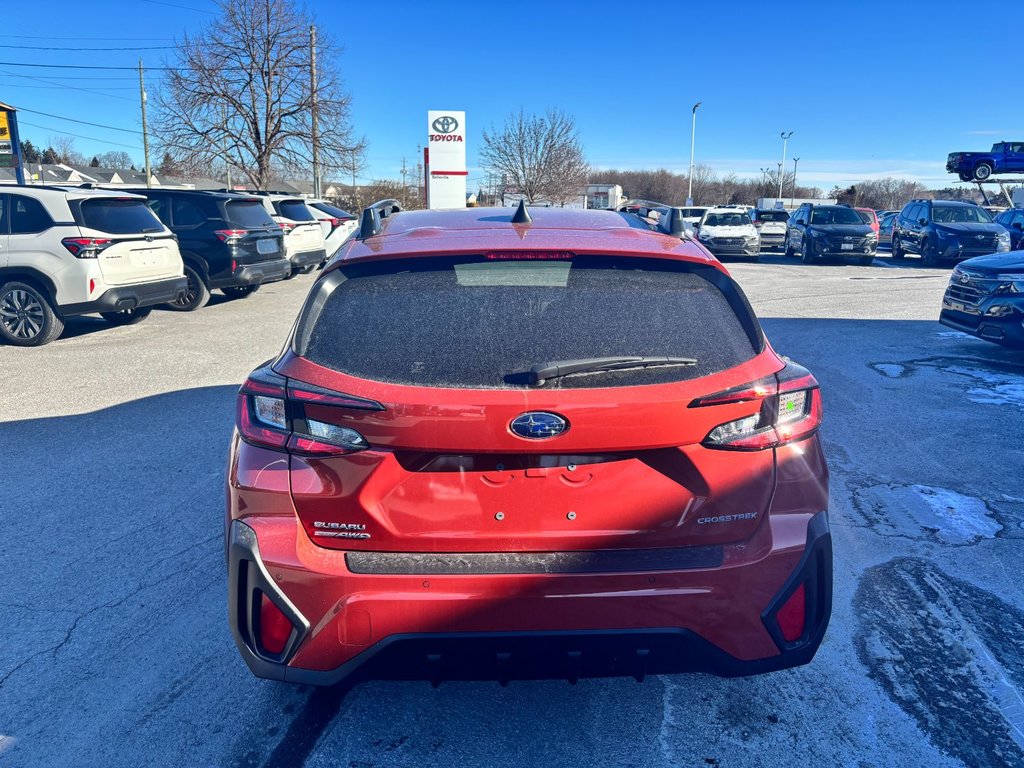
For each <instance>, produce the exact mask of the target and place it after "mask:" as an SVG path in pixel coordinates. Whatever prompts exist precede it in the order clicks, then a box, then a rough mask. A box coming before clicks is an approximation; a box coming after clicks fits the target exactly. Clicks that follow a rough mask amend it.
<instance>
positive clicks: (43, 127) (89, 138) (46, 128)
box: [18, 120, 142, 150]
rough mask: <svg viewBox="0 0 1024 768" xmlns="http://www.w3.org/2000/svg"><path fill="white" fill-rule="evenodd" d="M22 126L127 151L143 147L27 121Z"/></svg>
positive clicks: (21, 121)
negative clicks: (96, 142) (123, 148)
mask: <svg viewBox="0 0 1024 768" xmlns="http://www.w3.org/2000/svg"><path fill="white" fill-rule="evenodd" d="M18 123H19V124H20V125H29V126H31V127H33V128H39V129H40V130H42V131H52V132H53V133H56V134H58V135H60V136H73V137H74V138H76V139H85V140H86V141H98V142H99V143H100V144H109V145H110V146H112V147H125V148H127V149H136V150H137V149H142V147H136V146H134V145H132V144H122V143H121V142H119V141H107V140H106V139H97V138H96V137H95V136H82V135H81V134H78V133H68V132H67V131H58V130H57V129H56V128H50V127H49V126H46V125H37V124H36V123H30V122H28V121H27V120H19V121H18Z"/></svg>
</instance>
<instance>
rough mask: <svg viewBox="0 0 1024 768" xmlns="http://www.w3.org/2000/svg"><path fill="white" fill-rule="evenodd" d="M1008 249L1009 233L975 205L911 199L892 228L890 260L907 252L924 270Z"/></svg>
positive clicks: (958, 201) (898, 257) (949, 201)
mask: <svg viewBox="0 0 1024 768" xmlns="http://www.w3.org/2000/svg"><path fill="white" fill-rule="evenodd" d="M1008 250H1010V233H1009V232H1007V231H1006V230H1005V229H1004V228H1003V227H1002V226H1000V225H999V224H997V223H995V222H994V221H993V220H992V215H991V214H990V213H989V212H988V211H986V210H985V209H984V208H982V207H981V206H980V205H975V204H974V203H967V202H963V201H960V200H924V199H918V200H911V201H910V202H909V203H907V204H906V205H905V206H904V207H903V210H902V211H900V215H899V216H897V217H896V223H895V224H894V225H893V228H892V257H893V258H894V259H902V258H903V257H904V256H906V255H907V254H908V253H915V254H917V255H919V256H920V257H921V261H922V262H924V265H925V266H926V267H936V266H938V265H939V264H940V263H941V262H954V261H962V260H963V259H969V258H971V257H973V256H984V255H986V254H989V253H1001V252H1003V251H1008Z"/></svg>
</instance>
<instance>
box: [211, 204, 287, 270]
mask: <svg viewBox="0 0 1024 768" xmlns="http://www.w3.org/2000/svg"><path fill="white" fill-rule="evenodd" d="M224 220H225V221H227V222H228V225H229V226H230V228H231V231H233V232H235V233H236V235H237V236H236V237H233V238H232V242H233V244H234V246H235V250H234V258H235V259H236V260H237V261H238V263H240V264H257V263H259V262H263V261H271V260H274V259H283V258H284V257H285V246H284V233H283V232H282V231H281V227H279V226H278V224H277V222H276V221H274V219H273V218H272V217H271V216H270V214H269V213H267V210H266V208H264V207H263V203H262V202H261V201H260V200H259V199H258V198H239V199H237V200H226V201H225V202H224Z"/></svg>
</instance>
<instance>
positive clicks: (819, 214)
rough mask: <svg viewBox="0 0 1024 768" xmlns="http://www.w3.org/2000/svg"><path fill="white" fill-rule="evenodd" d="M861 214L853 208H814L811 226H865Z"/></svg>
mask: <svg viewBox="0 0 1024 768" xmlns="http://www.w3.org/2000/svg"><path fill="white" fill-rule="evenodd" d="M863 223H864V221H862V220H861V217H860V213H859V212H858V211H855V210H853V209H852V208H840V207H836V208H812V209H811V224H863Z"/></svg>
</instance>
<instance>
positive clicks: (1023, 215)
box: [0, 211, 1024, 232]
mask: <svg viewBox="0 0 1024 768" xmlns="http://www.w3.org/2000/svg"><path fill="white" fill-rule="evenodd" d="M1014 224H1024V211H1017V213H1016V214H1014V217H1013V220H1012V221H1011V222H1010V226H1013V225H1014ZM2 231H3V228H2V227H0V232H2Z"/></svg>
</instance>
